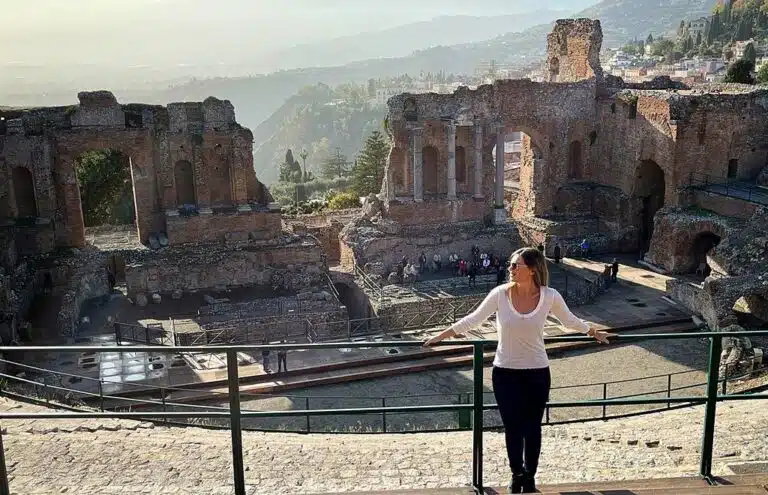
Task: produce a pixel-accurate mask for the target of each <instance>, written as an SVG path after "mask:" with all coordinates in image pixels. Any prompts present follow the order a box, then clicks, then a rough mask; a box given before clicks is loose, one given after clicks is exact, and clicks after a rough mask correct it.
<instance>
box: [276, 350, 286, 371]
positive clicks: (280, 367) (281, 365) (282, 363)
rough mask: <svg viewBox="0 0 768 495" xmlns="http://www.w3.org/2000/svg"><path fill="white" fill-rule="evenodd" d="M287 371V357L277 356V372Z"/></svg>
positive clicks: (283, 355) (284, 355)
mask: <svg viewBox="0 0 768 495" xmlns="http://www.w3.org/2000/svg"><path fill="white" fill-rule="evenodd" d="M281 371H288V356H287V355H286V354H278V355H277V372H278V373H280V372H281Z"/></svg>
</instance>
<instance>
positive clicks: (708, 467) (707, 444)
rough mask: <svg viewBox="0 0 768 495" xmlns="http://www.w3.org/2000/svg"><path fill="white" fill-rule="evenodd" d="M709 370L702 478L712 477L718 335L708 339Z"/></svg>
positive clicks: (718, 365) (701, 466)
mask: <svg viewBox="0 0 768 495" xmlns="http://www.w3.org/2000/svg"><path fill="white" fill-rule="evenodd" d="M710 339H711V340H710V345H709V368H708V369H707V408H706V412H705V414H704V435H703V438H702V442H701V465H700V467H699V474H700V475H701V476H703V477H704V478H710V477H711V476H712V447H713V445H714V440H715V414H716V412H717V382H718V376H717V375H718V370H719V368H720V352H721V351H722V347H723V341H722V337H721V336H720V333H719V332H718V333H715V334H714V335H713V336H712V337H710Z"/></svg>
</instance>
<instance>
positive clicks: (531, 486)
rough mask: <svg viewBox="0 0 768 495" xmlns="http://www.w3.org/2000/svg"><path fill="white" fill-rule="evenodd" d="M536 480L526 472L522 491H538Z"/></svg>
mask: <svg viewBox="0 0 768 495" xmlns="http://www.w3.org/2000/svg"><path fill="white" fill-rule="evenodd" d="M536 491H537V490H536V480H535V479H534V477H533V476H531V475H528V474H526V475H525V476H524V477H523V479H522V491H521V492H520V493H536Z"/></svg>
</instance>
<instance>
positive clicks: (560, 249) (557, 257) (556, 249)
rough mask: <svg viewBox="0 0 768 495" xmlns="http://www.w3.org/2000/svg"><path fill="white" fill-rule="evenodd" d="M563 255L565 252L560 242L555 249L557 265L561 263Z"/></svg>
mask: <svg viewBox="0 0 768 495" xmlns="http://www.w3.org/2000/svg"><path fill="white" fill-rule="evenodd" d="M562 254H563V250H562V248H561V247H560V243H559V242H558V243H556V244H555V249H554V255H555V263H560V258H561V257H562Z"/></svg>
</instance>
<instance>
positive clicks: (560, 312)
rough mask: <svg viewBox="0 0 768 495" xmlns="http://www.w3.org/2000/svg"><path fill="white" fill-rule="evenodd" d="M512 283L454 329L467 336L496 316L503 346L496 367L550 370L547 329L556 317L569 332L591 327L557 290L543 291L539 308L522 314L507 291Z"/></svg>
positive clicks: (584, 330)
mask: <svg viewBox="0 0 768 495" xmlns="http://www.w3.org/2000/svg"><path fill="white" fill-rule="evenodd" d="M511 286H512V284H511V283H507V284H504V285H500V286H498V287H496V288H495V289H493V290H492V291H491V292H490V293H489V294H488V296H487V297H486V298H485V300H484V301H483V302H482V303H481V304H480V306H478V307H477V309H476V310H475V311H473V312H472V313H470V314H468V315H467V316H465V317H464V318H462V319H461V320H459V321H457V322H456V323H454V324H453V325H451V327H450V328H451V329H452V330H454V331H455V332H456V333H465V332H468V331H470V330H473V329H475V328H477V327H478V326H480V324H481V323H483V322H484V321H485V320H487V319H488V317H489V316H491V315H492V314H493V313H496V332H497V335H498V340H499V344H498V346H497V348H496V357H495V359H494V360H493V365H494V366H498V367H500V368H511V369H536V368H546V367H547V366H549V359H548V358H547V351H546V349H545V347H544V325H545V324H546V321H547V315H549V313H552V314H553V315H555V317H557V319H558V320H560V322H561V323H562V324H563V325H564V326H565V327H566V328H568V329H571V330H576V331H578V332H581V333H587V331H589V325H588V324H587V323H586V322H584V321H583V320H581V319H579V318H577V317H576V316H575V315H574V314H573V313H571V311H570V310H569V309H568V306H567V305H566V304H565V301H564V300H563V296H561V295H560V293H559V292H557V290H555V289H553V288H551V287H541V293H540V295H539V304H538V305H537V306H536V308H535V309H534V310H533V311H531V312H530V313H525V314H522V313H519V312H518V311H517V310H516V309H515V307H514V306H513V305H512V301H511V300H510V299H509V296H508V292H507V290H508V289H509V288H510V287H511Z"/></svg>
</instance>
